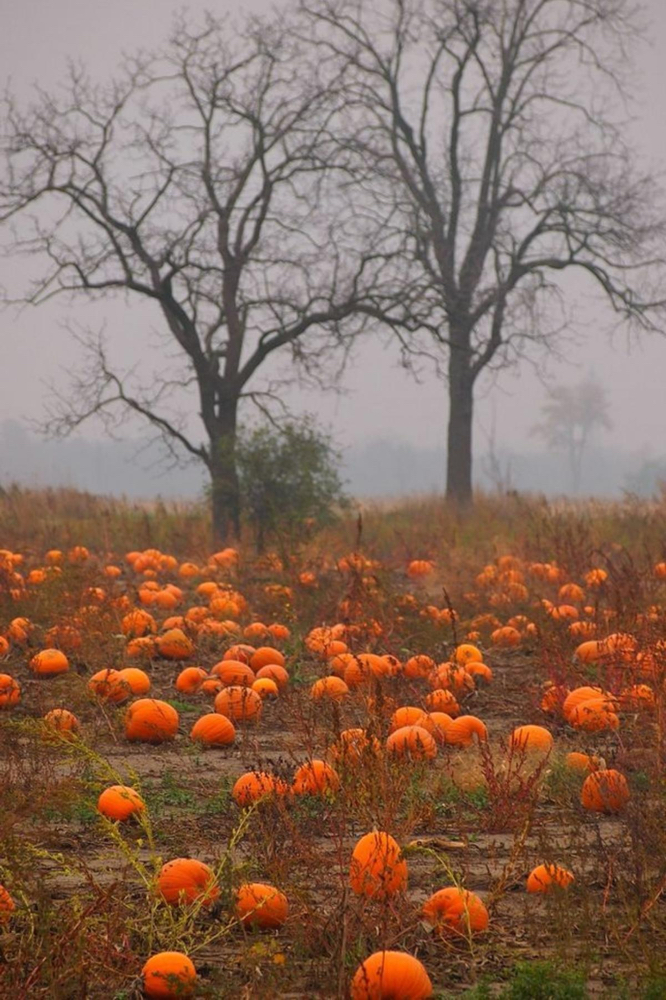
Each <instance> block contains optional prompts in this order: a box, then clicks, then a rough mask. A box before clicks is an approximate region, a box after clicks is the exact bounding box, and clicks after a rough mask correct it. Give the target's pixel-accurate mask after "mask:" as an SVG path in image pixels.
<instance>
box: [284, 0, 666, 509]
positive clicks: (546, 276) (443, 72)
mask: <svg viewBox="0 0 666 1000" xmlns="http://www.w3.org/2000/svg"><path fill="white" fill-rule="evenodd" d="M302 5H303V7H304V9H305V12H306V15H307V17H308V18H309V20H310V23H311V25H312V29H311V31H310V35H309V37H310V39H312V40H313V41H314V44H315V45H317V46H318V48H319V51H320V52H321V54H322V61H324V59H325V58H327V59H329V60H330V61H331V63H332V64H334V65H337V66H339V67H340V69H341V72H344V74H345V86H346V89H347V92H348V99H347V104H346V119H345V125H344V130H343V131H342V132H341V134H340V137H341V141H342V142H343V143H344V144H345V145H346V148H347V149H348V151H349V153H350V157H352V158H353V157H355V160H356V164H357V177H358V183H359V185H360V186H361V188H362V189H363V191H364V192H365V198H366V211H367V213H368V215H373V214H374V217H375V219H376V220H380V219H381V218H385V219H386V220H387V222H386V225H387V227H388V228H390V230H391V232H392V234H393V236H394V237H395V239H396V241H397V243H398V244H399V245H400V247H401V252H403V253H404V254H405V255H406V259H407V261H408V264H409V266H410V267H411V268H412V269H413V271H414V272H417V273H418V275H419V278H418V279H417V280H419V281H420V282H421V284H422V287H423V295H422V297H421V299H420V300H419V310H420V315H419V316H412V320H413V321H414V322H413V324H412V327H411V328H410V330H408V336H407V337H406V338H405V333H404V331H405V329H406V327H405V326H402V327H401V326H400V324H399V323H394V324H393V325H394V328H396V329H399V330H401V331H402V334H403V345H405V344H406V346H407V348H408V349H409V347H410V344H414V338H413V337H411V333H410V331H411V329H413V328H415V327H416V326H419V327H420V329H422V330H426V331H429V333H430V335H432V336H433V337H434V340H435V343H436V344H437V345H439V347H440V348H442V349H443V357H444V359H445V375H446V377H447V379H448V394H449V418H448V458H447V462H448V467H447V496H448V497H449V498H450V499H451V500H453V501H456V502H458V503H463V504H466V503H468V502H469V501H470V500H471V496H472V422H473V405H474V391H475V385H476V383H477V380H478V379H479V376H481V375H482V373H484V372H488V371H492V370H493V369H498V368H501V367H502V366H506V365H509V364H512V363H515V362H516V361H518V360H519V359H520V358H521V357H522V356H524V354H525V353H526V350H527V348H528V347H529V345H531V344H533V343H537V344H538V345H544V344H545V345H548V344H549V343H550V344H552V343H553V342H554V338H555V337H556V335H557V333H558V332H561V330H562V329H563V327H564V325H565V320H564V315H565V313H564V305H565V302H564V297H563V290H562V287H561V283H560V282H559V281H558V275H559V274H560V272H562V271H564V270H569V269H572V270H573V269H575V270H577V271H578V272H580V273H582V274H583V275H585V276H586V277H587V278H588V279H591V282H592V284H593V285H594V286H596V288H597V290H599V291H600V292H601V297H602V299H603V300H605V302H606V304H607V305H609V306H610V308H611V311H614V313H615V318H616V319H617V320H618V321H621V322H626V323H628V324H636V325H637V326H638V327H640V328H643V329H654V328H656V326H657V323H658V312H659V310H660V309H661V307H662V305H663V294H661V295H660V294H658V293H657V292H656V291H655V289H657V287H658V274H659V273H660V272H661V263H662V261H661V259H660V254H661V241H662V239H663V235H664V226H663V224H662V219H661V217H660V216H659V208H658V203H657V200H656V196H655V192H654V186H653V184H652V182H651V179H650V178H649V177H646V176H641V175H640V174H639V173H638V172H637V171H636V169H635V167H634V165H633V162H632V155H631V150H630V149H629V145H628V141H627V138H626V136H625V134H624V132H623V128H622V125H621V113H622V109H623V104H622V102H623V99H624V97H625V94H626V77H627V75H628V71H629V70H630V63H629V61H628V55H627V52H626V51H625V45H626V44H627V43H628V42H629V40H630V39H632V38H634V37H635V36H636V29H635V25H636V11H635V9H634V8H633V7H632V4H631V3H629V2H628V0H376V2H373V0H302Z"/></svg>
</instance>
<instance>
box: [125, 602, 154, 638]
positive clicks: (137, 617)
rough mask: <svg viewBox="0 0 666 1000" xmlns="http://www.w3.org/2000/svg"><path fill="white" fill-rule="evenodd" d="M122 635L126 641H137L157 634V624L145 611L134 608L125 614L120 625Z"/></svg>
mask: <svg viewBox="0 0 666 1000" xmlns="http://www.w3.org/2000/svg"><path fill="white" fill-rule="evenodd" d="M120 627H121V629H122V632H123V635H126V636H127V638H128V639H139V638H141V637H142V636H146V635H149V634H150V633H152V632H157V622H156V621H155V619H154V618H153V616H152V615H151V614H149V613H148V612H147V611H142V610H141V609H140V608H135V610H134V611H130V612H129V614H126V615H125V617H124V618H123V620H122V622H121V623H120Z"/></svg>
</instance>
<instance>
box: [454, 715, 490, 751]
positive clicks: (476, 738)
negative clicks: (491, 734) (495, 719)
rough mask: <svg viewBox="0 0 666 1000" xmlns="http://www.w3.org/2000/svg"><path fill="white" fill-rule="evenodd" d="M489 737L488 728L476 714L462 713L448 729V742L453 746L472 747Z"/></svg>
mask: <svg viewBox="0 0 666 1000" xmlns="http://www.w3.org/2000/svg"><path fill="white" fill-rule="evenodd" d="M487 739H488V730H487V728H486V725H485V723H484V722H482V721H481V719H477V718H476V716H475V715H461V716H459V717H458V718H457V719H454V720H453V722H452V723H451V725H450V726H448V727H447V730H446V742H447V743H448V744H450V745H451V746H459V747H471V746H472V745H473V744H474V743H475V742H479V743H483V742H485V741H486V740H487Z"/></svg>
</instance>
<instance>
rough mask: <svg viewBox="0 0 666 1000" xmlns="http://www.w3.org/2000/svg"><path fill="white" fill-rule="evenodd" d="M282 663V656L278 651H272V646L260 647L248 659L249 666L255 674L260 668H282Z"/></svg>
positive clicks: (283, 661)
mask: <svg viewBox="0 0 666 1000" xmlns="http://www.w3.org/2000/svg"><path fill="white" fill-rule="evenodd" d="M284 663H285V660H284V656H283V654H282V653H281V652H280V650H279V649H274V648H273V647H272V646H260V647H259V649H257V650H255V652H254V653H253V654H252V656H251V657H250V666H251V667H252V669H253V670H254V671H255V673H256V672H257V671H258V670H261V669H262V667H271V666H278V667H284Z"/></svg>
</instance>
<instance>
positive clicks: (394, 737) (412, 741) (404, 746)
mask: <svg viewBox="0 0 666 1000" xmlns="http://www.w3.org/2000/svg"><path fill="white" fill-rule="evenodd" d="M424 715H425V713H424ZM426 719H427V716H426ZM386 749H387V751H388V752H389V753H390V754H394V755H395V756H397V757H409V758H410V759H411V760H430V759H432V758H433V757H436V756H437V743H436V742H435V739H434V737H433V736H432V735H431V734H430V733H429V732H428V730H427V729H424V727H423V726H402V727H401V728H400V729H396V730H395V732H393V733H391V734H390V736H389V737H388V739H387V740H386Z"/></svg>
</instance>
